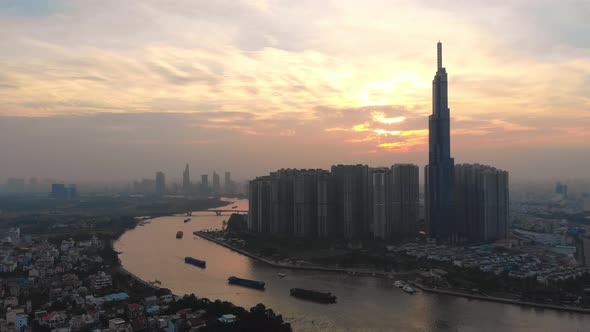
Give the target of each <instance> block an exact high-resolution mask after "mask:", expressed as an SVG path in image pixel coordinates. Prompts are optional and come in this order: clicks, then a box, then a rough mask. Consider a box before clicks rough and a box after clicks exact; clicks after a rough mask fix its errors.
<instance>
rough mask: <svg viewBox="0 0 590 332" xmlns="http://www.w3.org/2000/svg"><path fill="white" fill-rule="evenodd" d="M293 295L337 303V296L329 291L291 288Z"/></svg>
mask: <svg viewBox="0 0 590 332" xmlns="http://www.w3.org/2000/svg"><path fill="white" fill-rule="evenodd" d="M291 296H293V297H297V298H301V299H305V300H310V301H315V302H319V303H326V304H327V303H336V296H335V295H332V293H329V292H327V293H324V292H318V291H314V290H308V289H302V288H291Z"/></svg>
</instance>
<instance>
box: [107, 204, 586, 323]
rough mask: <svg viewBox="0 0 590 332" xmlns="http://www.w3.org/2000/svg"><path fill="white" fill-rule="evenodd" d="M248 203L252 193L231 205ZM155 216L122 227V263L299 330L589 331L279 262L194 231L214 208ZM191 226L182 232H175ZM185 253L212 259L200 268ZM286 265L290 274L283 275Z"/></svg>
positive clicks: (514, 309) (211, 217) (211, 219)
mask: <svg viewBox="0 0 590 332" xmlns="http://www.w3.org/2000/svg"><path fill="white" fill-rule="evenodd" d="M235 205H237V206H238V209H244V210H247V209H248V201H247V200H238V201H236V202H234V203H232V204H230V205H228V206H227V207H224V208H227V209H231V207H232V206H235ZM186 218H188V217H185V216H168V217H161V218H156V219H153V220H152V221H151V222H150V223H149V224H146V225H145V226H138V227H136V228H135V229H133V230H130V231H128V232H126V233H125V234H123V236H121V238H120V239H119V240H118V241H117V242H116V243H115V248H116V250H117V251H120V252H122V253H121V254H120V255H119V257H120V259H121V262H122V264H123V266H124V267H125V268H126V269H127V270H129V271H130V272H132V273H134V274H135V275H137V276H139V277H140V278H142V279H144V280H154V279H158V280H160V281H161V282H162V287H166V288H169V289H171V290H172V291H173V292H174V293H175V294H190V293H195V294H196V295H197V296H199V297H207V298H209V299H212V300H214V299H222V300H227V301H230V302H233V303H235V304H237V305H240V306H243V307H245V308H247V309H249V308H250V307H252V306H254V305H256V304H258V303H264V304H265V305H266V306H267V307H270V308H272V309H273V310H274V311H275V312H277V313H279V314H282V315H283V318H284V319H285V320H286V321H288V322H290V323H291V325H292V327H293V330H294V331H495V332H497V331H551V332H553V331H588V329H590V328H589V327H590V315H585V314H578V313H569V312H562V311H554V310H544V309H535V308H530V307H526V306H518V305H508V304H501V303H494V302H487V301H478V300H468V299H464V298H460V297H453V296H447V295H439V294H430V293H424V292H418V293H417V294H415V295H409V294H406V293H405V292H403V291H402V290H400V289H398V288H395V287H393V286H392V282H391V281H389V280H384V279H379V278H373V277H355V276H349V275H344V274H337V273H327V272H315V271H313V272H312V271H299V270H284V269H277V268H273V267H270V266H268V265H265V264H264V263H261V262H258V261H255V260H253V259H250V258H248V257H246V256H243V255H241V254H238V253H236V252H234V251H231V250H229V249H227V248H224V247H221V246H219V245H217V244H215V243H212V242H209V241H207V240H205V239H202V238H199V237H196V236H193V234H192V233H193V232H194V231H197V230H205V229H220V228H221V226H222V222H223V220H227V219H228V218H229V216H228V215H224V216H216V215H215V214H214V213H212V212H196V213H193V215H192V217H191V221H190V222H188V223H184V219H186ZM179 230H182V231H184V237H183V238H182V239H176V237H175V235H176V232H177V231H179ZM185 256H193V257H195V258H199V259H203V260H206V261H207V268H206V269H200V268H197V267H194V266H191V265H187V264H185V263H184V257H185ZM278 272H284V273H286V274H287V276H286V277H285V278H283V279H281V278H279V277H278V276H277V273H278ZM232 275H235V276H238V277H244V278H249V279H256V280H262V281H265V282H266V290H264V291H259V290H254V289H249V288H244V287H240V286H233V285H229V284H228V283H227V278H228V277H229V276H232ZM293 287H300V288H311V289H319V290H327V291H331V292H332V293H334V294H335V295H336V296H338V303H337V304H331V305H324V304H317V303H313V302H308V301H303V300H299V299H296V298H293V297H291V296H290V295H289V289H291V288H293Z"/></svg>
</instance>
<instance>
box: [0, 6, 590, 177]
mask: <svg viewBox="0 0 590 332" xmlns="http://www.w3.org/2000/svg"><path fill="white" fill-rule="evenodd" d="M566 3H567V4H568V5H565V4H566ZM589 17H590V7H589V6H588V4H587V3H586V2H583V1H566V2H560V3H559V4H558V3H555V2H552V1H511V2H509V3H508V2H506V3H500V2H495V3H489V2H487V1H470V2H458V3H448V2H447V1H399V2H393V1H363V2H358V1H345V2H340V1H339V2H324V1H296V2H293V1H264V0H258V1H254V0H252V1H246V0H242V1H174V2H167V1H152V0H149V1H125V2H121V1H100V2H86V1H84V2H83V1H66V0H47V1H32V0H20V1H16V0H9V1H2V2H1V3H0V28H1V29H2V31H4V32H5V33H4V34H3V38H2V39H1V40H0V73H1V74H0V101H1V103H0V105H1V106H0V116H1V118H0V151H1V152H2V156H3V158H2V159H3V163H2V168H1V170H0V177H2V178H7V177H10V176H15V177H28V176H39V177H53V178H61V179H66V180H72V181H127V180H129V179H131V178H139V177H153V174H154V172H155V171H156V170H161V171H164V172H165V173H167V174H170V176H171V177H173V176H177V177H180V173H181V171H182V169H183V166H184V163H185V162H188V163H190V164H191V167H192V169H193V170H194V174H201V173H204V172H209V173H210V172H211V171H212V170H214V169H217V170H226V169H229V170H232V174H234V175H235V177H236V178H242V179H246V178H252V177H254V176H255V175H257V174H263V173H266V172H268V171H270V170H274V169H278V168H281V167H298V168H302V167H313V168H316V167H322V168H327V167H329V166H330V165H331V164H338V163H368V164H370V165H374V166H380V165H391V164H393V163H397V162H414V163H417V164H419V165H420V166H423V165H424V164H425V163H426V162H427V155H428V152H427V151H428V142H427V141H428V119H427V117H428V115H429V114H430V113H431V112H432V106H431V97H432V92H431V89H432V69H433V67H434V66H435V62H434V57H433V45H434V44H435V43H436V42H437V41H438V40H439V39H440V40H441V41H443V42H444V44H445V56H444V59H445V60H444V61H445V66H446V67H448V68H452V70H450V72H449V84H450V85H451V88H450V90H449V107H450V109H451V112H452V121H451V127H452V139H451V142H452V148H453V155H454V157H455V160H456V162H458V163H462V162H482V163H487V164H493V165H495V166H497V167H500V168H502V169H506V170H508V171H509V172H510V174H511V178H512V179H513V180H515V181H518V180H526V179H541V178H548V179H558V178H560V177H569V178H581V177H586V176H587V170H588V169H589V168H590V157H589V155H590V154H589V153H588V152H589V151H590V134H589V131H588V126H589V125H590V50H589V47H590V37H589V35H588V34H587V33H586V32H587V31H588V30H589V29H590V26H589V22H590V20H589V19H588V18H589ZM585 172H586V173H585Z"/></svg>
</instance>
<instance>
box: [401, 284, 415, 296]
mask: <svg viewBox="0 0 590 332" xmlns="http://www.w3.org/2000/svg"><path fill="white" fill-rule="evenodd" d="M402 289H403V290H404V292H406V293H408V294H414V293H416V290H415V289H414V288H412V287H410V286H409V285H405V286H404V287H402Z"/></svg>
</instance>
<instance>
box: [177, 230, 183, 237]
mask: <svg viewBox="0 0 590 332" xmlns="http://www.w3.org/2000/svg"><path fill="white" fill-rule="evenodd" d="M183 235H184V232H182V231H178V232H176V238H177V239H182V236H183Z"/></svg>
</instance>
